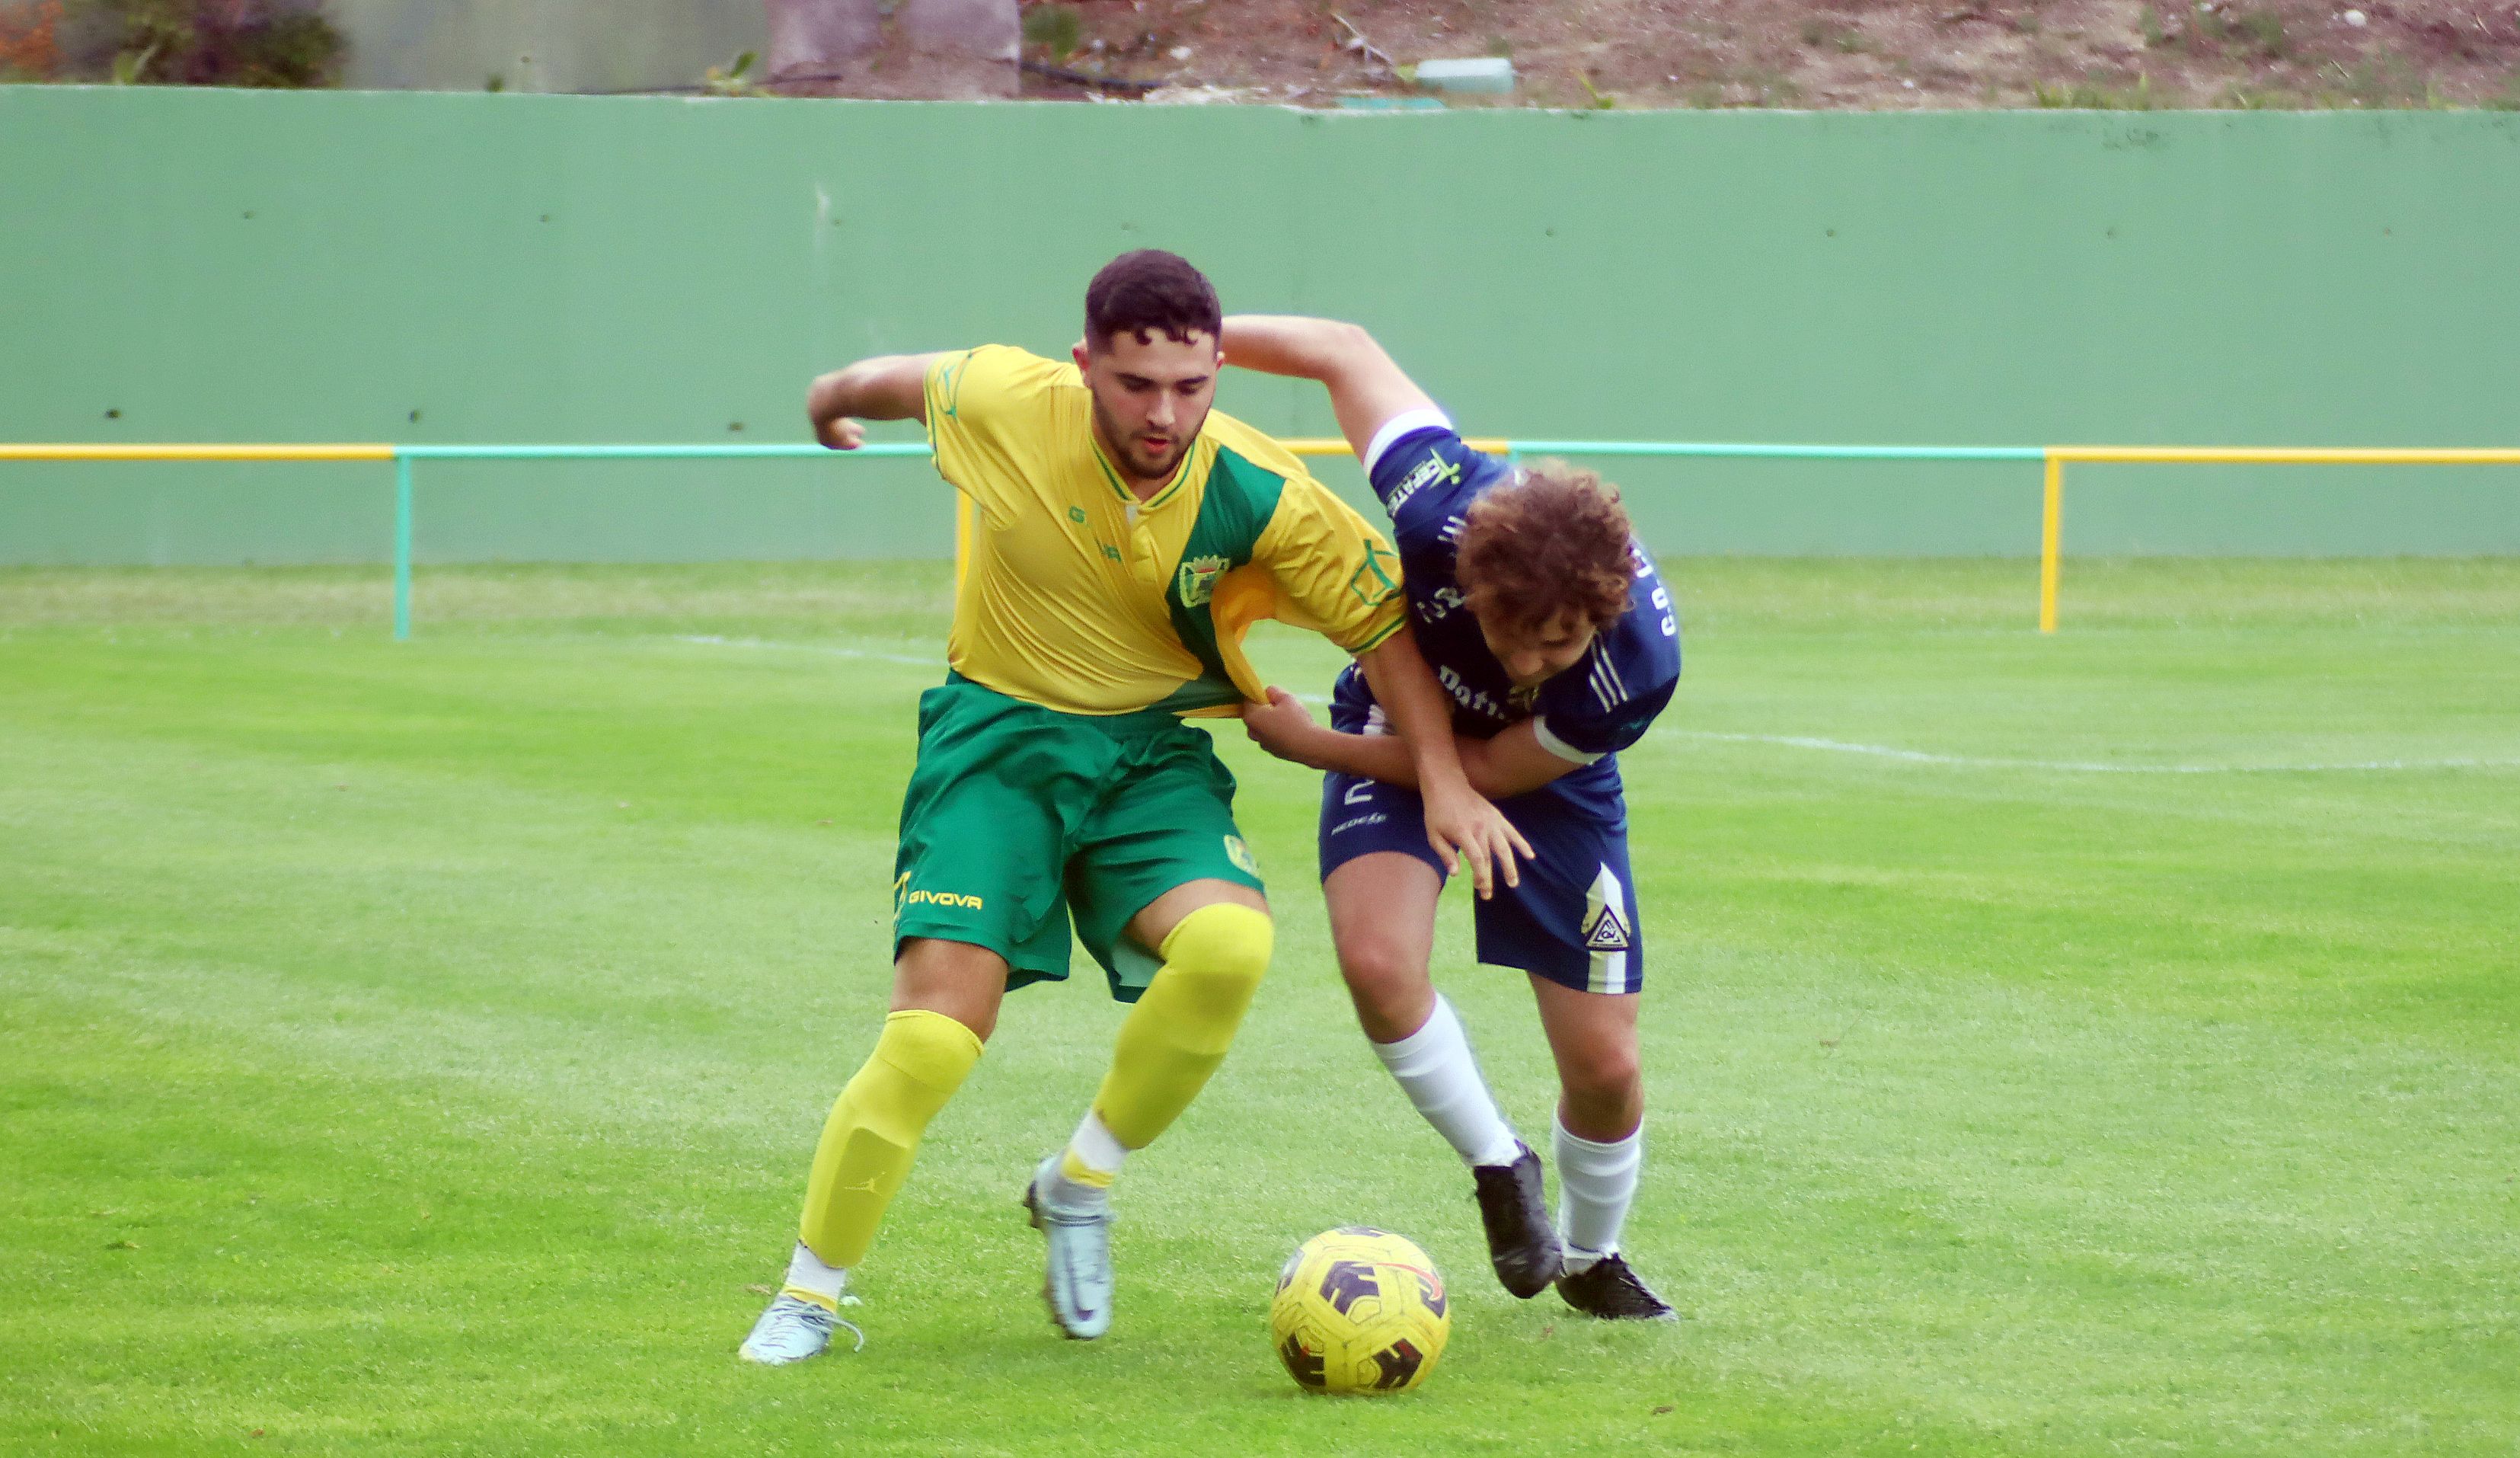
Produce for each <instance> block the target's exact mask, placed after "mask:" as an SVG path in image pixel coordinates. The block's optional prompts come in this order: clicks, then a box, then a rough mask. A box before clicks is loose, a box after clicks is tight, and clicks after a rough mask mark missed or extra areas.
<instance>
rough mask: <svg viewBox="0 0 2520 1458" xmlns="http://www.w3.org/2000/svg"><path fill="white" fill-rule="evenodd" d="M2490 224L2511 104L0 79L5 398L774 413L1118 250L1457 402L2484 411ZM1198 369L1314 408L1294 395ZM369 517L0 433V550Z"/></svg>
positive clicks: (2037, 436)
mask: <svg viewBox="0 0 2520 1458" xmlns="http://www.w3.org/2000/svg"><path fill="white" fill-rule="evenodd" d="M2515 239H2520V116H2515V115H2511V114H2341V113H2330V114H2089V113H2047V114H2003V113H1942V114H1851V113H1823V114H1799V113H1758V112H1735V113H1659V114H1621V113H1597V114H1540V113H1530V112H1506V111H1490V112H1458V113H1449V114H1379V115H1376V114H1319V113H1297V112H1291V111H1283V110H1276V109H1261V108H1221V107H1211V108H1182V109H1155V108H1147V107H1137V106H1078V105H1001V106H954V105H941V104H898V103H895V104H882V103H858V102H811V101H780V102H771V101H697V100H677V99H654V98H619V99H598V98H583V97H558V96H520V95H495V96H493V95H430V94H360V93H346V94H338V93H337V94H295V95H291V94H248V93H239V92H214V91H178V90H156V89H148V90H114V89H95V90H81V89H73V88H51V87H0V279H6V280H8V281H9V284H10V294H9V297H8V300H7V303H6V306H5V308H0V438H9V439H44V438H70V439H80V438H85V439H115V440H183V439H231V440H236V439H278V440H324V439H370V440H377V439H402V440H414V441H502V440H592V441H607V440H711V439H718V440H764V439H794V438H800V437H801V435H802V433H803V422H802V420H801V415H800V399H801V393H802V387H803V384H804V381H805V380H806V378H807V377H808V376H809V375H810V374H811V373H812V372H814V371H815V370H817V369H820V368H828V367H830V366H832V365H833V364H836V363H839V362H842V361H845V360H847V359H850V358H852V357H855V356H858V355H861V354H865V353H870V352H875V351H882V350H899V349H920V348H934V347H944V346H952V345H958V344H964V343H969V342H980V341H988V340H998V341H1006V342H1015V343H1021V344H1025V345H1029V346H1031V347H1033V348H1036V349H1041V350H1044V351H1056V350H1057V349H1060V348H1062V347H1064V346H1065V345H1066V344H1067V342H1069V341H1071V340H1072V339H1073V338H1074V337H1075V335H1076V333H1077V329H1078V315H1079V312H1080V296H1081V295H1082V292H1083V286H1084V282H1085V280H1086V278H1087V277H1088V276H1089V275H1090V274H1091V273H1092V271H1093V270H1094V269H1095V268H1096V267H1097V266H1098V265H1100V264H1101V263H1102V261H1104V260H1105V259H1107V258H1108V257H1109V256H1110V255H1111V254H1113V253H1114V252H1116V251H1120V250H1123V249H1127V248H1133V247H1139V246H1143V245H1160V246H1164V247H1169V248H1174V249H1177V250H1180V251H1183V252H1185V253H1187V254H1189V255H1190V256H1191V257H1192V258H1193V259H1194V260H1195V261H1197V262H1198V263H1200V264H1201V265H1202V266H1203V267H1205V268H1206V269H1207V270H1208V271H1209V272H1210V273H1211V274H1212V275H1213V276H1214V277H1215V278H1216V280H1217V283H1218V286H1219V288H1220V290H1221V291H1222V292H1223V294H1224V296H1225V298H1226V301H1227V306H1228V307H1229V308H1242V309H1300V310H1310V311H1317V312H1323V313H1329V314H1336V315H1342V316H1345V317H1349V318H1353V319H1357V320H1360V321H1362V322H1365V323H1367V324H1369V325H1371V326H1372V327H1373V328H1374V329H1375V330H1376V331H1377V332H1378V333H1379V334H1380V335H1381V336H1382V337H1383V338H1384V339H1385V341H1386V342H1388V343H1390V345H1391V346H1392V347H1393V349H1394V351H1395V352H1396V353H1397V354H1398V355H1399V357H1400V358H1401V359H1402V361H1403V362H1404V363H1406V364H1408V365H1409V366H1410V367H1411V368H1412V369H1413V370H1414V371H1415V372H1416V373H1418V375H1419V377H1420V378H1421V379H1422V380H1423V381H1424V382H1425V383H1426V384H1427V385H1428V386H1429V387H1431V388H1432V389H1434V391H1435V392H1436V393H1437V394H1438V395H1439V396H1440V397H1442V398H1444V399H1446V400H1447V401H1448V402H1450V403H1451V405H1452V406H1453V407H1454V409H1455V411H1456V413H1457V414H1458V415H1459V416H1460V418H1461V419H1462V421H1463V424H1464V426H1465V427H1466V428H1467V429H1469V430H1470V431H1472V432H1474V433H1499V434H1516V435H1525V436H1586V435H1590V436H1603V435H1617V436H1630V437H1636V436H1645V437H1663V438H1698V439H1754V440H1760V439H1765V440H1839V441H1903V442H1940V441H1951V442H1989V443H2034V444H2035V443H2042V442H2048V441H2141V442H2195V443H2259V442H2265V443H2292V444H2370V445H2384V444H2409V445H2412V444H2520V411H2515V409H2514V408H2513V402H2514V401H2515V399H2520V368H2515V361H2514V348H2515V343H2520V270H2515V267H2514V262H2515V256H2520V249H2515V245H2514V242H2513V240H2515ZM1224 400H1225V403H1226V406H1227V408H1229V409H1232V410H1235V411H1237V412H1238V413H1240V414H1242V415H1244V416H1246V417H1247V418H1249V419H1251V420H1253V421H1254V422H1255V423H1258V424H1260V425H1263V426H1266V427H1268V428H1270V429H1273V430H1278V431H1281V432H1287V433H1325V432H1327V431H1328V424H1329V423H1328V412H1327V411H1326V410H1325V409H1324V408H1323V407H1322V406H1321V404H1320V402H1319V400H1318V399H1317V398H1316V396H1315V394H1314V393H1312V392H1309V391H1307V390H1303V389H1298V388H1296V387H1294V386H1292V385H1291V384H1287V383H1282V382H1275V381H1264V380H1259V379H1255V378H1235V379H1229V381H1228V383H1227V385H1226V387H1225V392H1224ZM115 411H118V412H119V415H118V417H114V418H109V412H115ZM737 423H741V425H742V429H741V430H740V431H738V430H737V429H735V427H736V425H737ZM1329 474H1330V475H1331V476H1332V477H1333V478H1336V477H1340V476H1344V477H1345V478H1347V483H1349V484H1351V485H1352V484H1353V470H1352V468H1346V467H1341V468H1337V469H1336V470H1333V471H1331V472H1330V473H1329ZM1612 474H1613V475H1614V477H1615V478H1618V479H1620V480H1621V481H1622V482H1623V483H1624V484H1625V485H1626V486H1627V487H1628V488H1629V492H1630V499H1631V501H1632V502H1633V503H1634V504H1635V506H1636V508H1637V511H1638V515H1639V518H1640V520H1641V522H1642V524H1643V527H1644V530H1645V533H1646V535H1647V537H1648V538H1649V539H1650V540H1651V541H1652V542H1653V543H1654V544H1655V545H1656V546H1657V547H1658V548H1659V549H1660V550H1663V551H1666V552H1698V551H1705V552H1761V553H1765V552H1914V553H2026V552H2029V551H2032V550H2034V549H2035V545H2036V535H2037V528H2036V523H2037V497H2038V480H2037V471H2036V469H2035V468H2026V467H2018V466H1975V467H1913V466H1910V467H1891V466H1816V465H1804V464H1697V465H1686V466H1684V465H1660V466H1657V465H1648V464H1644V463H1624V464H1620V465H1618V466H1617V467H1616V468H1615V470H1614V471H1613V473H1612ZM942 491H943V488H942V487H941V486H939V485H937V484H936V483H935V482H934V480H933V478H932V477H930V476H927V475H926V474H925V473H924V471H923V470H922V469H920V468H917V467H916V466H905V465H875V464H864V463H859V464H850V463H841V462H836V461H834V462H823V461H812V462H801V463H793V464H787V463H733V464H723V465H717V464H709V465H691V464H683V465H599V466H570V467H530V466H505V467H502V466H487V465H482V466H456V465H438V464H431V465H427V466H424V467H423V468H422V480H421V488H420V494H421V517H420V524H421V525H420V550H421V556H422V558H423V560H424V561H430V560H435V561H450V560H482V559H555V558H591V559H653V560H664V559H692V558H727V557H790V556H822V555H867V556H885V555H903V554H912V553H927V552H934V551H940V550H942V548H943V544H944V542H945V539H946V537H945V530H944V522H945V514H944V510H943V506H942V502H941V499H940V497H941V494H942ZM387 512H388V474H387V471H386V469H385V468H382V467H375V466H367V467H340V468H333V467H308V466H301V467H251V468H248V467H227V468H209V467H155V468H135V467H119V468H107V467H59V466H23V465H19V466H0V562H14V563H30V562H230V561H261V562H278V561H341V560H372V559H374V558H376V557H377V556H378V555H379V554H380V553H381V552H382V549H383V547H384V545H385V543H386V540H387V532H386V526H387V521H388V516H387ZM2067 530H2068V547H2069V550H2072V551H2078V552H2113V553H2114V552H2267V553H2365V552H2419V553H2473V552H2512V551H2520V473H2514V472H2507V471H2493V470H2486V469H2478V468H2466V469H2460V470H2454V471H2453V470H2441V471H2432V472H2420V471H2391V472H2383V471H2352V472H2349V471H2343V470H2338V469H2334V468H2330V469H2327V470H2324V471H2319V470H2294V471H2266V470H2257V471H2248V470H2231V469H2225V470H2215V471H2206V470H2197V469H2193V468H2183V469H2164V468H2123V467H2121V468H2080V469H2078V470H2077V471H2076V472H2075V473H2074V478H2073V480H2072V484H2071V486H2070V487H2069V499H2068V511H2067Z"/></svg>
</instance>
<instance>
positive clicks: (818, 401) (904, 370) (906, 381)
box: [805, 354, 934, 425]
mask: <svg viewBox="0 0 2520 1458" xmlns="http://www.w3.org/2000/svg"><path fill="white" fill-rule="evenodd" d="M933 357H934V356H932V355H925V354H878V355H877V356H875V357H874V358H872V359H861V360H859V361H858V362H857V363H855V364H852V365H846V366H843V367H841V368H839V369H836V370H833V371H832V372H831V373H830V374H828V375H819V376H816V377H815V380H814V383H813V385H812V387H809V388H808V389H807V390H806V391H805V413H806V414H807V415H808V416H810V417H811V418H812V419H813V421H814V422H815V424H817V425H820V424H822V423H823V422H825V421H832V420H839V419H842V418H847V419H853V420H921V421H923V420H925V419H926V418H927V362H928V361H929V360H930V359H932V358H933Z"/></svg>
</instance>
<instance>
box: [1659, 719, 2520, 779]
mask: <svg viewBox="0 0 2520 1458" xmlns="http://www.w3.org/2000/svg"><path fill="white" fill-rule="evenodd" d="M1670 732H1671V733H1674V734H1678V735H1680V736H1682V737H1683V738H1687V739H1713V740H1722V741H1724V742H1726V743H1728V744H1761V745H1784V746H1787V747H1788V748H1791V749H1797V750H1823V751H1826V752H1830V753H1835V754H1862V755H1866V756H1868V757H1870V758H1874V759H1896V760H1900V761H1902V762H1903V763H1908V764H1948V765H1955V766H1958V767H1959V768H1962V769H2045V770H2055V771H2059V772H2062V773H2067V774H2087V775H2295V774H2336V773H2350V772H2369V771H2387V770H2410V769H2413V770H2420V769H2508V768H2512V767H2514V766H2520V759H2363V760H2356V761H2350V762H2344V763H2335V764H2096V763H2089V762H2085V761H2080V760H2071V759H1987V758H1979V757H1976V756H1974V755H1969V754H1934V753H1928V752H1925V751H1923V750H1903V749H1898V748H1896V747H1894V746H1891V745H1865V744H1849V743H1847V742H1846V741H1844V740H1838V739H1815V738H1812V737H1811V736H1809V735H1801V734H1718V733H1716V732H1714V731H1712V730H1707V729H1675V730H1672V731H1670Z"/></svg>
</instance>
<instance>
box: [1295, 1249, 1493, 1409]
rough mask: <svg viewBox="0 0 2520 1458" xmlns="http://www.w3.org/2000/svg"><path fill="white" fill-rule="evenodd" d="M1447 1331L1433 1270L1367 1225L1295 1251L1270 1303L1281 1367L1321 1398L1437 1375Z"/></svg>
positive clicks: (1403, 1387) (1447, 1314)
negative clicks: (1434, 1372) (1428, 1374)
mask: <svg viewBox="0 0 2520 1458" xmlns="http://www.w3.org/2000/svg"><path fill="white" fill-rule="evenodd" d="M1452 1332H1453V1316H1452V1310H1451V1308H1450V1306H1449V1305H1448V1304H1447V1303H1446V1301H1445V1299H1444V1278H1443V1277H1442V1276H1441V1275H1440V1274H1438V1273H1437V1272H1436V1270H1435V1262H1434V1261H1432V1260H1429V1259H1427V1258H1426V1253H1425V1252H1423V1251H1420V1250H1418V1247H1417V1245H1416V1244H1415V1243H1414V1242H1412V1241H1410V1240H1408V1239H1406V1238H1405V1237H1402V1236H1397V1235H1393V1234H1392V1233H1391V1232H1389V1231H1387V1230H1376V1229H1374V1228H1373V1227H1372V1226H1370V1225H1342V1226H1340V1227H1339V1228H1338V1229H1336V1230H1325V1231H1323V1232H1322V1233H1321V1234H1319V1235H1317V1236H1314V1237H1313V1238H1312V1239H1311V1240H1308V1241H1306V1242H1304V1243H1303V1244H1302V1245H1300V1246H1297V1247H1296V1248H1295V1253H1294V1254H1293V1255H1290V1256H1288V1257H1287V1258H1286V1265H1285V1269H1283V1271H1281V1272H1279V1274H1278V1295H1277V1297H1276V1299H1272V1300H1271V1301H1270V1302H1269V1334H1270V1337H1271V1339H1272V1340H1274V1341H1275V1342H1276V1343H1277V1344H1278V1359H1279V1360H1280V1361H1282V1362H1284V1363H1285V1364H1286V1371H1287V1372H1288V1373H1289V1374H1291V1375H1292V1376H1293V1377H1294V1379H1295V1381H1297V1382H1299V1383H1301V1384H1303V1385H1304V1386H1305V1387H1307V1388H1310V1389H1312V1390H1315V1391H1318V1392H1405V1391H1407V1390H1410V1389H1411V1388H1414V1387H1416V1386H1418V1384H1419V1383H1421V1382H1424V1381H1425V1380H1426V1374H1427V1373H1429V1372H1432V1371H1434V1370H1435V1359H1436V1358H1437V1357H1440V1356H1442V1355H1443V1354H1444V1341H1445V1339H1446V1338H1447V1337H1450V1336H1451V1335H1452Z"/></svg>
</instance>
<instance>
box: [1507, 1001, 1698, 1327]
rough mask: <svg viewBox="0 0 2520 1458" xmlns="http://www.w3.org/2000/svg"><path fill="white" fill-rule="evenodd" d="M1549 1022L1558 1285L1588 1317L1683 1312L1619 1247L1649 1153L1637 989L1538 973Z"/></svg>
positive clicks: (1544, 1024) (1654, 1317)
mask: <svg viewBox="0 0 2520 1458" xmlns="http://www.w3.org/2000/svg"><path fill="white" fill-rule="evenodd" d="M1531 991H1532V995H1533V996H1534V997H1535V998H1537V999H1538V1000H1539V1003H1540V1025H1541V1028H1542V1030H1543V1031H1545V1032H1546V1033H1548V1035H1549V1051H1550V1053H1551V1055H1552V1056H1553V1057H1554V1058H1555V1059H1556V1061H1557V1083H1558V1088H1559V1090H1560V1096H1559V1100H1558V1105H1557V1121H1556V1122H1557V1127H1556V1131H1555V1133H1556V1141H1555V1142H1556V1155H1557V1189H1558V1195H1559V1202H1558V1212H1557V1213H1558V1226H1559V1228H1560V1229H1561V1230H1562V1231H1563V1232H1564V1235H1565V1241H1566V1268H1565V1272H1564V1274H1562V1275H1560V1276H1559V1277H1558V1278H1557V1294H1558V1295H1559V1296H1562V1297H1564V1298H1565V1299H1566V1303H1567V1304H1568V1305H1570V1306H1573V1307H1574V1308H1575V1309H1576V1310H1578V1311H1582V1312H1584V1313H1585V1314H1586V1315H1588V1316H1598V1317H1603V1318H1606V1319H1610V1320H1624V1321H1671V1320H1676V1319H1678V1314H1677V1313H1676V1312H1674V1311H1673V1310H1672V1309H1671V1307H1670V1306H1669V1305H1668V1304H1667V1303H1665V1302H1664V1301H1663V1299H1661V1298H1660V1297H1657V1296H1655V1295H1654V1294H1653V1292H1652V1291H1651V1290H1649V1289H1648V1288H1647V1287H1646V1286H1645V1284H1644V1282H1643V1281H1642V1280H1639V1279H1638V1277H1637V1274H1636V1272H1635V1271H1633V1270H1631V1269H1629V1267H1628V1262H1627V1258H1626V1257H1625V1256H1623V1255H1621V1254H1620V1253H1619V1229H1620V1227H1621V1226H1622V1225H1624V1224H1625V1223H1626V1222H1627V1218H1628V1206H1629V1205H1630V1204H1631V1203H1632V1202H1633V1201H1634V1200H1635V1199H1636V1193H1637V1173H1638V1170H1639V1169H1640V1168H1641V1167H1642V1166H1643V1161H1644V1113H1645V1094H1644V1078H1643V1074H1642V1072H1641V1071H1640V1068H1639V1063H1638V1057H1637V996H1638V994H1636V993H1633V992H1629V993H1620V994H1609V993H1600V992H1583V991H1578V990H1576V989H1575V988H1572V987H1568V986H1564V985H1562V984H1560V983H1557V982H1553V981H1551V980H1548V979H1547V978H1542V977H1534V978H1533V979H1532V980H1531Z"/></svg>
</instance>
